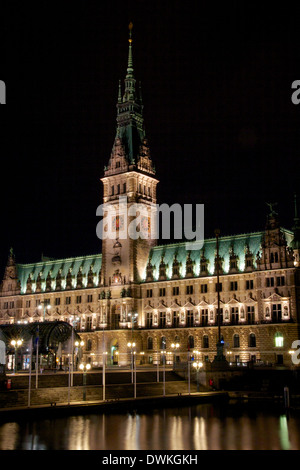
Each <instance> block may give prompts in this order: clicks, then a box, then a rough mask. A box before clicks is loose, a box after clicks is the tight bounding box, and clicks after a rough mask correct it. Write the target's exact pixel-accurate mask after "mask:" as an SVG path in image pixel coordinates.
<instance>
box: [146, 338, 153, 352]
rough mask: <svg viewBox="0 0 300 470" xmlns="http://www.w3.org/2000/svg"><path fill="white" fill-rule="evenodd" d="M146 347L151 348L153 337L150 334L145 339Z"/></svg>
mask: <svg viewBox="0 0 300 470" xmlns="http://www.w3.org/2000/svg"><path fill="white" fill-rule="evenodd" d="M147 349H153V339H152V338H151V337H150V336H149V338H148V339H147Z"/></svg>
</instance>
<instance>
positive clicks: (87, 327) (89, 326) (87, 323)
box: [86, 317, 92, 331]
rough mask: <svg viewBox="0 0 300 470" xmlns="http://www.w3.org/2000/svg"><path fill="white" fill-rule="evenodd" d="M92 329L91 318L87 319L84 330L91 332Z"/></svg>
mask: <svg viewBox="0 0 300 470" xmlns="http://www.w3.org/2000/svg"><path fill="white" fill-rule="evenodd" d="M91 329H92V317H87V319H86V330H87V331H91Z"/></svg>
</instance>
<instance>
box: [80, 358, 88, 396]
mask: <svg viewBox="0 0 300 470" xmlns="http://www.w3.org/2000/svg"><path fill="white" fill-rule="evenodd" d="M90 368H91V364H82V363H81V364H80V365H79V369H80V370H82V372H83V376H82V385H83V401H85V400H86V373H87V371H88V370H90Z"/></svg>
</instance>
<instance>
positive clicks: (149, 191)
mask: <svg viewBox="0 0 300 470" xmlns="http://www.w3.org/2000/svg"><path fill="white" fill-rule="evenodd" d="M148 196H149V197H151V189H150V187H148Z"/></svg>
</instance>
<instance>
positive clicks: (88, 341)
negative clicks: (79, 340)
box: [86, 339, 92, 351]
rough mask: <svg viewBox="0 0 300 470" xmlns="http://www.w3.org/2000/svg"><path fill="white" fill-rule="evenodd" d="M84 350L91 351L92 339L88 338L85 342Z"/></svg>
mask: <svg viewBox="0 0 300 470" xmlns="http://www.w3.org/2000/svg"><path fill="white" fill-rule="evenodd" d="M86 350H87V351H91V350H92V340H91V339H88V340H87V343H86Z"/></svg>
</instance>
